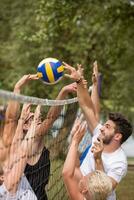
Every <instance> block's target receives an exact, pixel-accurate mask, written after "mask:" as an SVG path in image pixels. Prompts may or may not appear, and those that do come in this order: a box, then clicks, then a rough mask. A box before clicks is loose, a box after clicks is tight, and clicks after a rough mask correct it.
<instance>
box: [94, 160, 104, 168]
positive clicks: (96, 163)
mask: <svg viewBox="0 0 134 200" xmlns="http://www.w3.org/2000/svg"><path fill="white" fill-rule="evenodd" d="M95 169H96V170H100V171H104V166H103V162H102V159H101V158H96V159H95Z"/></svg>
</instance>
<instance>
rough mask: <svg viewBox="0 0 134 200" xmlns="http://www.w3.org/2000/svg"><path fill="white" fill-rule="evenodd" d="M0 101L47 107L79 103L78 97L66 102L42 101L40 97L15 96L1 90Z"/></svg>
mask: <svg viewBox="0 0 134 200" xmlns="http://www.w3.org/2000/svg"><path fill="white" fill-rule="evenodd" d="M0 99H3V100H14V101H18V102H20V103H30V104H32V105H47V106H58V105H66V104H72V103H75V102H78V99H77V97H75V98H72V99H66V100H50V99H42V98H38V97H32V96H25V95H22V94H15V93H13V92H10V91H6V90H0Z"/></svg>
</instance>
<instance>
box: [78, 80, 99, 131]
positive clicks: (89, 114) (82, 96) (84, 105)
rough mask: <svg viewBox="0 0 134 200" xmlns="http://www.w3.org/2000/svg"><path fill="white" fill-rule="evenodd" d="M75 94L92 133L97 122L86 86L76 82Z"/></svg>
mask: <svg viewBox="0 0 134 200" xmlns="http://www.w3.org/2000/svg"><path fill="white" fill-rule="evenodd" d="M77 96H78V101H79V104H80V107H81V109H82V111H83V113H84V116H85V118H86V120H87V123H88V126H89V129H90V131H91V133H92V132H93V130H94V128H95V127H96V125H97V123H98V122H97V120H96V117H95V111H94V105H93V103H92V100H91V97H90V95H89V93H88V90H87V88H84V87H83V84H82V82H81V83H79V84H77Z"/></svg>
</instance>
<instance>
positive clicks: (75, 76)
mask: <svg viewBox="0 0 134 200" xmlns="http://www.w3.org/2000/svg"><path fill="white" fill-rule="evenodd" d="M63 64H64V68H65V69H67V70H68V72H69V74H65V77H68V78H70V79H72V80H74V81H77V80H79V79H80V78H81V76H82V74H81V72H82V69H81V70H80V65H79V69H78V70H76V69H75V68H74V67H72V66H71V65H68V64H67V63H65V62H63Z"/></svg>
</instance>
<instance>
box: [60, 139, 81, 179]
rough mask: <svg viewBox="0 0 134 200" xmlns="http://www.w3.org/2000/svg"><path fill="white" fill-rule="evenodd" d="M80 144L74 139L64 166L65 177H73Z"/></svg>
mask: <svg viewBox="0 0 134 200" xmlns="http://www.w3.org/2000/svg"><path fill="white" fill-rule="evenodd" d="M77 149H78V144H77V143H76V142H75V141H72V143H71V145H70V148H69V151H68V154H67V157H66V160H65V163H64V167H63V171H62V174H63V177H64V178H66V177H73V176H74V172H75V168H76V165H77V159H78V152H77Z"/></svg>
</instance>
